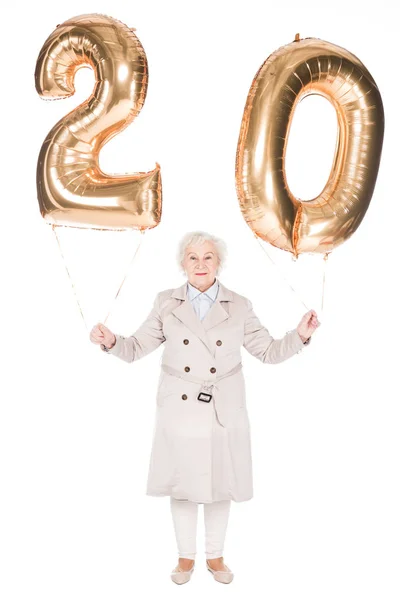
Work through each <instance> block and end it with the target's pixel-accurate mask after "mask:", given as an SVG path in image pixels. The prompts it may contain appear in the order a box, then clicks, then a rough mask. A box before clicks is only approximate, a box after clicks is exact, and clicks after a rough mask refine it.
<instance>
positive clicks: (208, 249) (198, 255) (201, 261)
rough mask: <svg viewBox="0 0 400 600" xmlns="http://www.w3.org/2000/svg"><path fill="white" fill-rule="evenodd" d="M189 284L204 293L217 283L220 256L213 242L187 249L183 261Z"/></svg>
mask: <svg viewBox="0 0 400 600" xmlns="http://www.w3.org/2000/svg"><path fill="white" fill-rule="evenodd" d="M183 268H184V269H185V271H186V275H187V278H188V280H189V283H191V284H192V285H194V287H196V288H197V289H199V290H201V291H202V292H204V291H205V290H207V289H208V288H209V287H210V286H211V285H212V284H213V283H214V281H215V277H216V272H217V268H218V255H217V250H216V248H215V246H214V244H213V242H209V241H206V242H203V243H202V244H195V245H193V246H188V247H187V248H186V252H185V257H184V259H183Z"/></svg>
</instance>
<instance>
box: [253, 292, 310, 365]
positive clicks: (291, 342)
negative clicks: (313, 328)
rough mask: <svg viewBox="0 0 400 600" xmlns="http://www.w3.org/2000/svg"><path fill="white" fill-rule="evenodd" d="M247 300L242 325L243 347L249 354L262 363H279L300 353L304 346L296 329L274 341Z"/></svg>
mask: <svg viewBox="0 0 400 600" xmlns="http://www.w3.org/2000/svg"><path fill="white" fill-rule="evenodd" d="M246 300H247V315H246V319H245V324H244V341H243V346H244V347H245V348H246V350H247V351H248V352H250V354H252V355H253V356H255V357H256V358H258V359H259V360H261V362H263V363H280V362H283V361H284V360H287V359H288V358H290V357H291V356H293V355H294V354H296V353H298V352H301V350H303V348H304V347H305V345H307V344H308V342H309V340H308V341H307V342H306V343H303V341H302V339H301V337H300V336H299V334H298V333H297V330H296V329H293V330H292V331H288V332H287V334H286V335H285V336H284V337H283V338H280V339H277V340H275V339H274V338H273V337H272V335H271V334H270V333H269V331H268V329H266V328H265V327H264V326H263V325H262V324H261V323H260V320H259V319H258V317H257V315H256V314H255V313H254V310H253V305H252V303H251V302H250V300H248V299H247V298H246Z"/></svg>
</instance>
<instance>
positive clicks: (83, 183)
mask: <svg viewBox="0 0 400 600" xmlns="http://www.w3.org/2000/svg"><path fill="white" fill-rule="evenodd" d="M85 66H86V67H92V68H93V70H94V73H95V79H96V83H95V87H94V90H93V93H92V95H91V96H90V98H88V99H87V100H86V101H85V102H83V103H82V104H81V105H80V106H78V107H77V108H76V109H74V110H73V111H72V112H70V113H69V114H67V115H66V116H65V117H63V118H62V119H61V120H60V121H59V122H58V123H57V124H56V125H55V126H54V127H53V128H52V129H51V131H50V132H49V134H48V135H47V137H46V139H45V141H44V143H43V146H42V148H41V150H40V155H39V160H38V165H37V190H38V200H39V206H40V212H41V214H42V216H43V217H44V218H45V219H46V221H48V222H49V223H52V224H53V225H70V226H75V227H96V228H99V229H131V228H135V229H140V230H145V229H148V228H151V227H155V226H156V225H157V224H158V223H159V221H160V218H161V175H160V167H159V166H158V165H157V166H156V168H155V169H154V170H153V171H150V172H148V173H135V174H132V175H124V176H121V175H118V176H111V175H107V174H106V173H103V172H102V171H101V169H100V167H99V152H100V150H101V148H102V146H104V144H105V143H106V142H107V141H109V140H110V139H111V138H112V137H113V136H115V135H116V134H117V133H119V132H120V131H122V130H123V129H124V128H125V127H127V126H128V125H129V124H130V123H131V122H132V121H133V119H134V118H135V117H136V116H137V115H138V114H139V112H140V110H141V108H142V106H143V104H144V101H145V98H146V92H147V83H148V70H147V59H146V54H145V51H144V49H143V47H142V45H141V43H140V42H139V40H138V38H137V37H136V35H135V34H134V33H133V31H132V30H131V29H129V28H128V27H127V26H126V25H124V24H123V23H121V22H120V21H117V20H116V19H113V18H112V17H107V16H104V15H97V14H90V15H81V16H78V17H74V18H72V19H68V20H67V21H65V22H64V23H62V24H61V25H59V26H58V27H57V28H56V29H55V30H54V31H53V33H52V34H51V35H50V36H49V38H48V39H47V40H46V42H45V43H44V45H43V47H42V49H41V51H40V53H39V57H38V59H37V63H36V72H35V83H36V89H37V91H38V93H39V94H40V96H41V97H43V98H53V99H56V98H67V97H69V96H72V95H73V94H74V92H75V89H74V77H75V73H76V71H77V70H78V69H80V68H81V67H85Z"/></svg>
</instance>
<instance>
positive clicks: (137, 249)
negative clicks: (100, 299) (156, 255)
mask: <svg viewBox="0 0 400 600" xmlns="http://www.w3.org/2000/svg"><path fill="white" fill-rule="evenodd" d="M140 233H141V237H140V241H139V245H138V247H137V248H136V251H135V254H134V255H133V257H132V260H131V262H130V264H129V267H128V270H127V272H126V274H125V277H124V278H123V280H122V283H121V285H120V286H119V289H118V292H117V293H116V295H115V298H114V300H113V301H112V303H111V307H112V305H113V304H114V302H115V301H116V299H117V297H118V294H119V293H120V291H121V288H122V286H123V285H124V283H125V279H126V278H127V275H128V273H129V271H130V268H131V265H132V264H133V262H134V260H135V258H136V255H137V253H138V252H139V248H140V246H141V245H142V241H143V236H144V234H145V230H143V229H141V230H140ZM110 313H111V308H110V310H109V311H108V313H107V316H106V318H105V319H104V321H103V324H104V325H105V324H106V321H107V319H108V317H109V316H110Z"/></svg>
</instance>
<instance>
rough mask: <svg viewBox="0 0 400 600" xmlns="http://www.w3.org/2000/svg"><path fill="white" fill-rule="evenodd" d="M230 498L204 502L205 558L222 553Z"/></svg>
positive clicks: (217, 556) (215, 556)
mask: <svg viewBox="0 0 400 600" xmlns="http://www.w3.org/2000/svg"><path fill="white" fill-rule="evenodd" d="M230 507H231V500H220V501H218V502H211V503H209V504H204V525H205V542H206V558H207V559H211V558H219V557H221V556H223V553H224V542H225V535H226V529H227V527H228V519H229V511H230Z"/></svg>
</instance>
